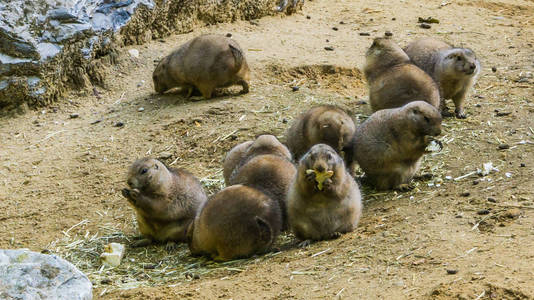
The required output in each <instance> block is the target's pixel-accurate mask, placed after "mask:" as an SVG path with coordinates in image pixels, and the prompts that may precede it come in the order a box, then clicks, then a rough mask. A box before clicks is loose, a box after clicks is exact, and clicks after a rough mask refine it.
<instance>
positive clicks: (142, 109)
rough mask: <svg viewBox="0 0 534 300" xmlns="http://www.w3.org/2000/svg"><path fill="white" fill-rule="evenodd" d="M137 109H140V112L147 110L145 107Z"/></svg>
mask: <svg viewBox="0 0 534 300" xmlns="http://www.w3.org/2000/svg"><path fill="white" fill-rule="evenodd" d="M137 111H138V112H142V111H145V108H144V107H139V108H138V109H137Z"/></svg>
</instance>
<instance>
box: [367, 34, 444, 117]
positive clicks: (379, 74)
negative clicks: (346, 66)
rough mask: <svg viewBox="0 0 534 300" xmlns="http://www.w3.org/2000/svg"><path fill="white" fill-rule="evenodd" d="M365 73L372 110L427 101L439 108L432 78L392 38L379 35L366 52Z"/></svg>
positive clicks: (437, 93)
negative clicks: (412, 61)
mask: <svg viewBox="0 0 534 300" xmlns="http://www.w3.org/2000/svg"><path fill="white" fill-rule="evenodd" d="M364 74H365V77H366V79H367V83H368V85H369V102H370V104H371V108H372V109H373V111H378V110H381V109H386V108H395V107H401V106H403V105H404V104H406V103H408V102H411V101H415V100H424V101H426V102H428V103H430V104H431V105H433V106H434V107H436V108H438V107H439V90H438V87H437V85H436V83H435V82H434V81H433V80H432V78H431V77H430V76H429V75H428V74H426V73H425V72H424V71H423V70H421V69H420V68H419V67H417V66H416V65H414V64H412V63H411V62H410V58H409V57H408V55H406V53H404V51H403V50H402V49H401V48H400V47H399V46H398V45H397V44H396V43H395V42H393V41H392V40H391V39H389V38H376V39H375V40H374V41H373V44H372V45H371V47H370V48H369V50H367V53H366V55H365V67H364Z"/></svg>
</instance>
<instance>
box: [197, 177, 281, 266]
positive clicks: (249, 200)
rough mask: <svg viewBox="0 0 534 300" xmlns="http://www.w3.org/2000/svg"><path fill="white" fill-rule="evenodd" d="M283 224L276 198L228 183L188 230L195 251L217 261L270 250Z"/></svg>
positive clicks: (208, 203) (206, 205)
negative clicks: (228, 185)
mask: <svg viewBox="0 0 534 300" xmlns="http://www.w3.org/2000/svg"><path fill="white" fill-rule="evenodd" d="M281 224H282V220H281V216H280V209H279V208H278V204H277V202H276V201H274V200H272V199H270V198H269V197H267V196H266V195H265V194H264V193H262V192H260V191H258V190H256V189H254V188H251V187H247V186H244V185H233V186H230V187H227V188H225V189H223V190H221V191H220V192H218V193H217V194H215V195H214V196H212V197H211V198H210V199H209V200H208V201H207V202H206V203H205V205H204V206H203V207H202V209H201V210H200V212H199V213H198V215H197V216H196V218H195V221H194V223H192V224H191V225H190V228H189V230H188V242H189V249H190V250H191V254H193V255H208V256H210V257H211V258H212V259H214V260H217V261H226V260H231V259H236V258H243V257H249V256H251V255H253V254H260V253H264V252H266V251H268V250H269V248H270V247H271V245H272V244H273V242H274V241H275V240H276V237H277V236H278V234H279V232H280V226H281Z"/></svg>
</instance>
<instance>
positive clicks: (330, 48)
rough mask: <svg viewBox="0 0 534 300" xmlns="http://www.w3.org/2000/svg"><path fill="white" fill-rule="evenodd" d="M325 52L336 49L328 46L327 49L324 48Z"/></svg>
mask: <svg viewBox="0 0 534 300" xmlns="http://www.w3.org/2000/svg"><path fill="white" fill-rule="evenodd" d="M324 50H326V51H334V47H332V46H326V47H324Z"/></svg>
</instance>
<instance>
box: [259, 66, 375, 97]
mask: <svg viewBox="0 0 534 300" xmlns="http://www.w3.org/2000/svg"><path fill="white" fill-rule="evenodd" d="M269 70H270V72H272V74H273V75H274V76H273V77H274V78H277V79H279V80H280V81H282V82H284V83H286V84H289V85H291V86H307V87H308V88H310V89H317V88H321V87H328V88H329V89H331V90H334V91H336V92H338V93H339V94H341V95H344V96H350V95H354V93H355V92H356V91H358V92H359V91H362V90H364V89H365V80H364V76H363V73H362V71H360V70H359V69H357V68H345V67H340V66H334V65H327V64H325V65H304V66H298V67H292V68H286V67H284V66H280V65H271V66H269Z"/></svg>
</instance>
